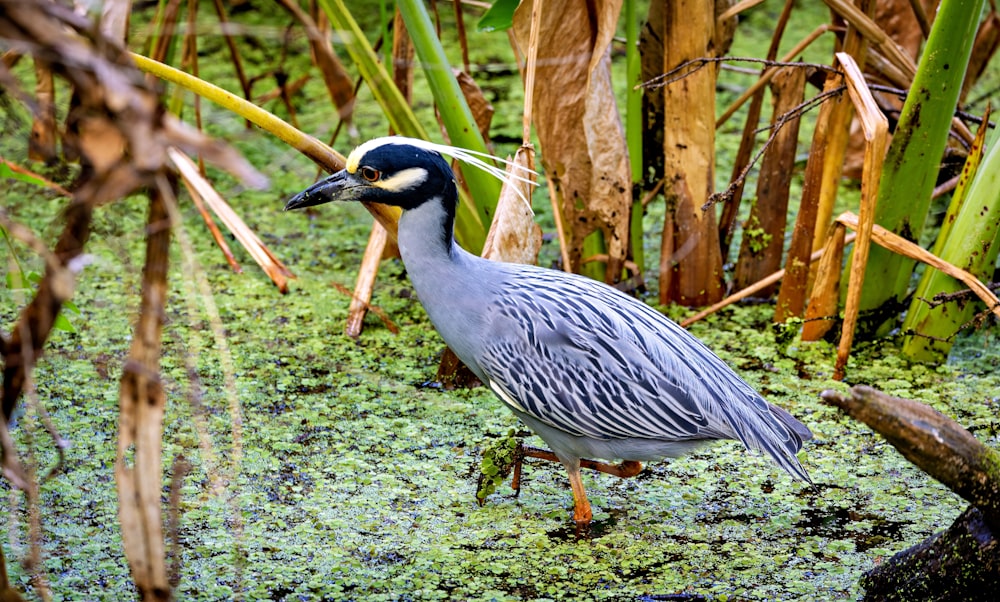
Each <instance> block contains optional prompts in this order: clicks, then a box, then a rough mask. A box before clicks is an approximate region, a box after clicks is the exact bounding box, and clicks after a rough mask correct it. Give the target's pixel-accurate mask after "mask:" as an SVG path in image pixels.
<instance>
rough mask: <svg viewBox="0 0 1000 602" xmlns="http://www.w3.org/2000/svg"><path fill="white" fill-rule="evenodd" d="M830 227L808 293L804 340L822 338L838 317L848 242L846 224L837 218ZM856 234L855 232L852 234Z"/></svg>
mask: <svg viewBox="0 0 1000 602" xmlns="http://www.w3.org/2000/svg"><path fill="white" fill-rule="evenodd" d="M831 229H832V230H833V234H832V235H830V236H828V237H827V239H826V244H825V245H824V246H823V249H822V253H823V257H822V258H821V259H820V262H819V265H818V266H817V267H816V279H815V281H814V282H813V287H812V293H811V294H810V295H809V305H807V306H806V315H805V323H804V324H803V325H802V335H801V336H802V340H803V341H818V340H819V339H821V338H822V337H823V335H825V334H826V333H827V332H829V330H830V329H831V328H833V319H834V318H836V317H837V309H838V308H837V305H838V303H839V301H840V293H839V290H840V271H841V269H842V267H843V262H844V247H845V246H846V245H847V227H846V226H844V224H841V223H839V222H834V224H833V226H831ZM854 236H855V235H854V234H853V233H852V234H851V238H853V237H854Z"/></svg>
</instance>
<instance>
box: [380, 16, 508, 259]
mask: <svg viewBox="0 0 1000 602" xmlns="http://www.w3.org/2000/svg"><path fill="white" fill-rule="evenodd" d="M397 7H398V8H399V12H400V14H401V15H402V16H403V22H404V23H406V30H407V32H408V33H409V34H410V38H411V39H412V40H413V47H414V49H415V50H416V53H417V57H418V58H419V59H420V66H421V67H422V68H423V70H424V74H425V75H426V76H427V82H428V83H429V84H430V87H431V94H433V95H434V101H435V102H436V103H437V105H438V110H439V112H440V114H441V121H442V122H443V123H444V127H445V129H446V130H447V131H448V137H449V138H450V139H451V140H450V143H451V144H452V145H454V146H458V147H461V148H465V149H468V150H473V151H477V152H481V153H486V152H488V149H487V147H486V141H485V140H483V136H482V134H480V132H479V126H478V125H477V124H476V119H475V118H474V117H473V116H472V110H471V109H469V104H468V103H467V102H466V100H465V95H464V94H463V93H462V88H461V87H460V86H459V85H458V80H457V79H456V78H455V74H454V73H453V72H452V69H451V65H449V63H448V58H447V57H446V56H445V53H444V48H443V47H442V46H441V40H439V39H438V37H437V32H436V31H435V29H434V24H433V23H432V22H431V18H430V15H428V14H427V9H426V8H425V6H424V2H423V0H399V2H398V3H397ZM462 176H463V178H464V179H465V183H466V184H467V185H468V187H469V193H470V194H471V195H472V197H473V198H474V199H475V209H476V211H477V216H478V218H479V220H480V222H481V223H482V224H483V225H484V227H485V228H488V227H489V224H490V222H491V221H492V219H493V213H494V211H495V210H496V205H497V199H498V198H499V197H500V182H499V181H498V180H497V179H496V178H494V177H493V176H491V175H490V174H488V173H486V172H484V171H482V170H480V169H466V170H463V171H462ZM484 240H485V239H484ZM481 246H482V245H481V244H480V245H479V247H481Z"/></svg>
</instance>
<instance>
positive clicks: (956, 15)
mask: <svg viewBox="0 0 1000 602" xmlns="http://www.w3.org/2000/svg"><path fill="white" fill-rule="evenodd" d="M983 2H984V0H942V2H941V5H940V7H939V9H938V13H937V17H936V18H935V19H934V25H933V27H932V29H931V33H930V36H929V37H928V40H927V45H926V47H925V48H924V52H923V55H922V56H921V59H920V65H919V66H918V69H917V74H916V77H915V78H914V80H913V85H912V86H911V88H910V92H909V94H908V96H907V98H906V103H905V104H904V105H903V111H902V113H901V114H900V118H899V124H898V125H897V127H896V131H895V133H894V134H893V138H892V143H891V145H890V146H889V152H888V153H887V155H886V159H885V165H884V171H883V173H882V179H881V182H880V183H879V193H878V206H877V208H876V210H875V223H877V224H879V225H880V226H883V227H884V228H887V229H889V230H892V231H893V232H895V233H896V234H899V235H901V236H903V237H904V238H906V239H908V240H913V241H915V240H917V239H918V238H919V237H920V233H921V231H922V230H923V227H924V220H925V218H926V217H927V210H928V207H929V206H930V200H931V192H932V191H933V189H934V184H935V181H936V178H937V173H938V166H939V165H940V162H941V156H942V154H943V152H944V147H945V144H946V143H947V140H948V131H949V129H950V127H951V119H952V115H953V114H954V111H955V106H956V104H957V102H958V95H959V92H961V89H962V81H963V79H964V78H965V71H966V67H967V66H968V62H969V55H970V54H971V52H972V42H973V40H974V39H975V37H976V28H977V27H978V24H979V18H980V15H981V14H982V9H983ZM913 267H914V260H912V259H909V258H906V257H903V256H901V255H896V254H894V253H892V252H890V251H887V250H886V249H883V248H881V247H878V246H875V247H873V248H872V250H871V256H870V257H869V260H868V269H867V276H866V278H865V286H864V288H863V293H862V296H861V306H860V308H861V310H862V311H870V310H875V309H877V308H879V307H881V306H882V305H884V304H885V303H887V302H889V301H893V300H895V301H896V302H899V301H901V300H902V299H903V298H904V297H905V296H906V290H907V287H908V285H909V282H910V275H911V273H912V272H913ZM845 280H846V279H845Z"/></svg>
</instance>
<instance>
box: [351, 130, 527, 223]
mask: <svg viewBox="0 0 1000 602" xmlns="http://www.w3.org/2000/svg"><path fill="white" fill-rule="evenodd" d="M384 144H409V145H410V146H415V147H417V148H422V149H424V150H429V151H434V152H436V153H438V154H441V155H445V156H447V157H451V158H452V159H457V160H458V161H461V162H462V163H465V164H467V165H471V166H472V167H475V168H476V169H480V170H482V171H485V172H486V173H488V174H490V175H491V176H493V177H494V178H496V179H498V180H500V181H501V182H503V183H504V184H506V185H508V186H514V185H515V183H516V182H520V183H523V184H528V185H529V186H537V185H538V184H537V182H535V181H534V180H533V179H531V177H530V176H537V175H538V174H537V173H536V172H534V171H532V170H530V169H528V168H527V167H524V166H521V165H518V164H517V163H515V162H513V161H508V160H507V159H501V158H500V157H496V156H493V155H491V154H489V153H481V152H479V151H473V150H468V149H464V148H458V147H457V146H450V145H447V144H438V143H436V142H428V141H426V140H420V139H419V138H407V137H406V136H386V137H384V138H373V139H371V140H368V141H367V142H364V143H362V144H361V145H359V146H358V147H357V148H355V149H354V150H353V151H351V154H350V155H348V157H347V171H349V172H351V173H354V171H356V170H357V168H358V162H359V161H360V160H361V158H362V157H363V156H365V154H366V153H367V152H368V151H370V150H371V149H373V148H376V147H378V146H382V145H384ZM489 160H492V161H497V162H498V163H500V164H502V165H509V166H511V171H509V172H508V171H507V170H506V169H504V168H502V167H498V166H496V165H494V164H492V163H490V162H489ZM518 171H520V172H521V173H516V172H518ZM522 174H524V175H522ZM515 190H517V193H518V196H520V197H521V199H522V200H523V201H524V202H525V203H527V204H528V210H529V211H531V201H530V200H529V199H527V198H525V196H524V195H523V194H521V191H520V189H519V188H518V189H515ZM531 213H532V215H534V211H531Z"/></svg>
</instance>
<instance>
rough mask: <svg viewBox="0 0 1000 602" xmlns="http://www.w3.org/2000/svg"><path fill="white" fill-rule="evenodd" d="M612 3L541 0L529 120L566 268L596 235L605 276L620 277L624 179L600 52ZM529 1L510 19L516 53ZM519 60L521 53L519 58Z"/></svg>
mask: <svg viewBox="0 0 1000 602" xmlns="http://www.w3.org/2000/svg"><path fill="white" fill-rule="evenodd" d="M620 8H621V2H620V0H599V1H597V2H596V5H594V6H588V5H587V4H586V3H581V2H574V1H572V0H545V4H544V7H543V10H542V11H541V15H540V16H541V23H540V26H541V29H540V31H539V35H538V39H539V47H538V63H537V65H536V68H537V73H536V79H535V90H534V95H533V98H534V101H533V106H532V114H533V116H534V122H535V129H536V132H537V134H538V139H539V141H540V143H541V147H542V149H543V151H544V152H543V162H544V164H545V171H546V176H547V177H548V179H549V183H550V193H551V194H552V199H553V203H554V204H555V205H556V209H557V212H558V213H559V221H560V223H561V225H562V228H563V234H564V236H565V240H563V241H562V243H563V245H564V248H567V249H568V254H567V255H568V257H569V260H570V265H568V266H564V267H565V268H566V269H568V270H572V271H579V269H580V265H581V260H582V259H583V257H582V249H583V240H584V238H586V237H587V235H589V234H590V233H591V232H594V231H595V230H601V231H602V232H603V233H604V236H605V240H606V243H607V247H608V255H609V256H610V261H609V262H608V266H607V275H608V276H609V277H613V278H617V277H620V275H621V268H622V266H623V264H624V261H625V258H626V255H627V251H628V233H629V216H630V212H631V204H632V198H631V188H632V184H631V175H630V172H629V165H628V158H627V155H626V153H624V152H622V149H624V148H626V144H625V133H624V130H623V128H622V124H621V120H620V117H619V114H618V108H617V105H616V103H615V97H614V94H613V90H612V87H611V77H610V61H609V57H608V50H609V47H610V43H611V39H612V37H613V36H614V33H615V26H616V20H617V17H618V13H619V11H620ZM531 9H532V2H531V1H525V2H522V3H521V5H520V7H518V9H517V11H516V12H515V14H514V31H515V37H516V39H517V43H518V45H519V46H520V47H521V49H522V50H524V49H526V48H527V46H528V40H529V37H530V17H531ZM525 54H527V53H525Z"/></svg>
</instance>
